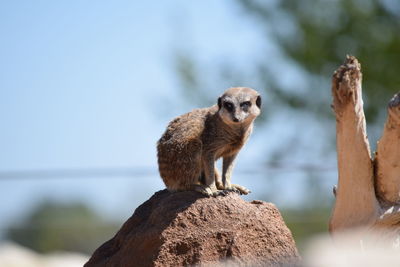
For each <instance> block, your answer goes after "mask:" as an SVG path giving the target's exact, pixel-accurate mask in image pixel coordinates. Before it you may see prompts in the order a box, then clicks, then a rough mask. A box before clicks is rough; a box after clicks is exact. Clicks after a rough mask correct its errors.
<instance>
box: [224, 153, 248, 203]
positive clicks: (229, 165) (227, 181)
mask: <svg viewBox="0 0 400 267" xmlns="http://www.w3.org/2000/svg"><path fill="white" fill-rule="evenodd" d="M236 155H237V154H235V155H232V156H228V157H224V159H223V162H222V184H223V188H224V189H225V190H231V191H237V192H239V193H240V194H244V195H247V194H248V193H250V190H248V189H247V188H246V187H244V186H241V185H238V184H231V176H232V171H233V167H234V161H235V158H236Z"/></svg>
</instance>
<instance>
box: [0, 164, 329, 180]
mask: <svg viewBox="0 0 400 267" xmlns="http://www.w3.org/2000/svg"><path fill="white" fill-rule="evenodd" d="M336 170H337V169H336V167H333V166H321V165H314V164H294V163H276V162H273V163H267V164H265V165H264V166H263V167H261V168H260V167H257V168H249V169H239V170H238V172H240V173H246V174H255V173H265V172H270V171H277V172H333V171H336ZM150 175H158V170H157V169H155V168H150V167H149V168H144V167H142V168H129V167H126V168H124V167H118V168H84V169H79V168H78V169H72V168H71V169H38V170H18V171H0V180H14V179H65V178H108V177H131V178H133V177H134V178H138V177H143V176H150Z"/></svg>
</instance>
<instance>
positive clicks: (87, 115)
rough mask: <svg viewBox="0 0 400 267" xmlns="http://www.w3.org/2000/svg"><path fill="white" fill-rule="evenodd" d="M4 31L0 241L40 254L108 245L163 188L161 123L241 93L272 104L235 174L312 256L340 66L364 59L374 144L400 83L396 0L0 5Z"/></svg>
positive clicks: (0, 48)
mask: <svg viewBox="0 0 400 267" xmlns="http://www.w3.org/2000/svg"><path fill="white" fill-rule="evenodd" d="M0 35H1V42H0V125H1V126H0V239H1V240H2V242H6V240H7V242H8V241H12V242H16V243H18V244H20V245H22V246H25V247H28V248H30V249H32V250H34V251H37V252H40V253H47V252H54V251H74V252H79V253H84V254H86V255H90V254H91V253H92V252H93V250H94V249H95V248H97V247H98V246H99V245H101V244H102V243H103V242H105V241H106V240H108V239H110V238H111V237H112V236H113V235H114V234H115V232H116V231H117V230H118V229H119V227H120V226H121V224H122V223H123V222H124V221H125V220H126V219H128V218H129V217H130V216H131V214H132V213H133V212H134V210H135V208H136V207H137V206H138V205H140V204H141V203H142V202H144V201H145V200H147V199H148V198H149V197H150V196H151V195H152V194H153V193H154V192H155V191H158V190H161V189H163V188H164V185H163V183H162V181H161V179H160V178H159V175H158V170H157V159H156V142H157V140H158V138H159V137H160V136H161V134H162V133H163V131H164V130H165V127H166V125H167V123H168V122H169V121H170V120H171V119H172V118H174V117H176V116H178V115H180V114H182V113H185V112H188V111H190V110H192V109H194V108H197V107H205V106H210V105H213V104H215V103H216V99H217V98H218V96H219V95H221V94H222V92H223V91H224V90H225V89H227V88H228V87H231V86H248V87H252V88H254V89H256V90H258V91H259V92H260V93H261V94H262V96H263V113H262V117H261V118H258V119H257V124H256V127H255V129H254V132H253V135H252V137H251V138H250V140H249V142H248V144H247V145H246V146H245V148H244V149H243V150H242V151H241V152H240V155H239V158H238V160H237V164H236V169H235V171H234V177H233V180H234V181H235V182H236V183H238V184H242V185H244V186H246V187H248V188H249V189H251V191H252V193H251V194H250V195H248V196H245V197H244V198H245V199H247V200H252V199H260V200H265V201H269V202H273V203H275V204H276V205H277V206H278V208H279V209H280V210H281V212H282V214H283V216H284V218H285V221H286V223H287V224H288V226H289V228H290V229H291V230H292V232H293V235H294V237H295V239H296V242H297V244H298V246H299V247H300V249H302V247H303V245H304V243H305V242H306V241H307V239H309V238H310V237H312V236H313V235H315V234H316V233H320V232H326V231H327V224H328V219H329V215H330V209H331V207H332V204H333V194H332V186H333V185H334V184H336V181H337V170H336V152H335V119H334V116H333V112H332V111H331V108H330V103H331V93H330V79H331V75H332V73H333V71H334V70H335V69H336V68H337V67H338V66H339V65H340V64H341V63H342V62H343V61H344V59H345V56H346V55H347V54H352V55H355V56H356V57H357V58H358V59H359V60H360V62H361V64H362V71H363V78H364V82H363V93H364V104H365V111H366V117H367V122H368V133H369V138H370V142H371V146H372V148H373V149H374V148H375V143H376V141H377V139H378V138H379V136H380V134H381V129H382V127H383V123H384V120H385V116H386V103H387V102H388V100H389V99H390V98H391V97H392V96H393V94H394V93H396V92H397V90H399V88H400V75H398V71H399V70H400V2H398V1H396V0H363V1H361V0H336V1H327V0H307V1H296V0H281V1H279V0H274V1H259V0H234V1H211V0H206V1H183V0H173V1H140V2H138V1H113V2H110V1H45V0H43V1H18V0H17V1H3V2H1V3H0ZM0 254H1V253H0Z"/></svg>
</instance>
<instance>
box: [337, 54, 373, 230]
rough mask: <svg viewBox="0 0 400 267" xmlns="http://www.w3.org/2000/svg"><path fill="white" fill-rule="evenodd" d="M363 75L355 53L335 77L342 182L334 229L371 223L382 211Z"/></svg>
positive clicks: (339, 188) (340, 180)
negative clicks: (378, 194)
mask: <svg viewBox="0 0 400 267" xmlns="http://www.w3.org/2000/svg"><path fill="white" fill-rule="evenodd" d="M361 79H362V74H361V70H360V64H359V63H358V61H357V59H356V58H354V57H347V59H346V62H345V63H344V64H343V65H342V66H340V67H339V69H338V70H337V71H335V73H334V74H333V78H332V96H333V109H334V111H335V115H336V142H337V159H338V168H339V183H338V188H337V190H336V203H335V207H334V210H333V213H332V218H331V221H330V231H336V230H340V229H345V228H348V227H351V226H359V225H371V224H373V223H374V221H375V218H376V217H377V216H378V213H379V205H378V201H377V200H376V197H375V190H374V180H373V164H372V159H371V153H370V148H369V143H368V139H367V135H366V124H365V116H364V110H363V101H362V90H361Z"/></svg>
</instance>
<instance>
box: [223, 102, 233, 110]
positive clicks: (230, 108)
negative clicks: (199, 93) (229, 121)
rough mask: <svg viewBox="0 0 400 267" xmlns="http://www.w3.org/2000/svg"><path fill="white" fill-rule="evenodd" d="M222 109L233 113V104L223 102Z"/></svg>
mask: <svg viewBox="0 0 400 267" xmlns="http://www.w3.org/2000/svg"><path fill="white" fill-rule="evenodd" d="M224 107H225V108H226V110H227V111H229V112H231V111H233V104H232V103H231V102H224Z"/></svg>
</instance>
